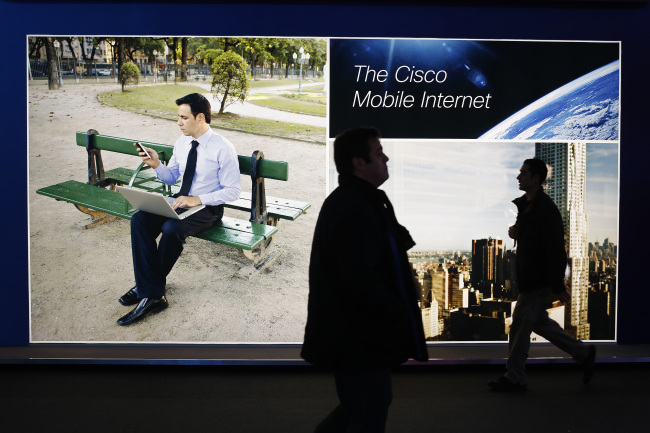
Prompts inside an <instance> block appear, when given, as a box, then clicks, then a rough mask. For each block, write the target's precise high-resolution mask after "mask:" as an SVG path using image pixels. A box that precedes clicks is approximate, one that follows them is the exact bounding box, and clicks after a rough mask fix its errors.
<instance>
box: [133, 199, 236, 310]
mask: <svg viewBox="0 0 650 433" xmlns="http://www.w3.org/2000/svg"><path fill="white" fill-rule="evenodd" d="M222 217H223V206H207V207H205V208H204V209H201V210H200V211H198V212H196V213H195V214H194V215H192V216H190V217H187V218H185V219H183V220H175V219H169V218H166V217H162V216H160V215H155V214H151V213H148V212H142V211H140V212H137V213H135V214H134V215H133V218H131V251H132V253H133V272H134V274H135V285H136V287H137V288H138V289H137V291H138V297H139V298H140V299H142V298H156V297H160V296H163V295H164V294H165V284H166V282H167V275H168V274H169V272H171V270H172V268H173V267H174V264H175V263H176V260H178V257H179V256H180V255H181V252H183V244H184V243H185V239H187V237H188V236H192V235H195V234H197V233H199V232H201V231H203V230H205V229H208V228H210V227H212V226H213V225H214V224H215V223H216V222H218V221H220V220H221V218H222ZM159 235H160V241H159V242H158V244H156V238H157V237H158V236H159Z"/></svg>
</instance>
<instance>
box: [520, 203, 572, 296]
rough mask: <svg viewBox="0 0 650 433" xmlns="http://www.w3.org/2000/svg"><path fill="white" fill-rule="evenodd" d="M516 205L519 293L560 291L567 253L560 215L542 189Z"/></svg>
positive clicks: (562, 289)
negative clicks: (531, 197)
mask: <svg viewBox="0 0 650 433" xmlns="http://www.w3.org/2000/svg"><path fill="white" fill-rule="evenodd" d="M513 203H514V204H515V205H517V209H518V213H517V223H516V225H517V226H518V227H519V235H518V237H517V280H518V284H519V290H520V291H521V292H532V291H536V290H542V289H548V288H550V289H551V290H552V291H553V292H555V293H560V292H563V291H564V290H565V289H566V288H565V285H564V273H565V270H566V264H567V254H566V249H565V242H564V224H563V223H562V215H560V211H559V210H558V209H557V206H555V203H553V200H552V199H551V198H550V197H549V196H548V195H547V194H546V193H545V192H544V191H542V190H540V191H538V192H537V194H535V196H534V197H533V200H531V201H530V202H529V201H528V200H527V199H526V196H525V195H523V196H521V197H519V198H516V199H515V200H513Z"/></svg>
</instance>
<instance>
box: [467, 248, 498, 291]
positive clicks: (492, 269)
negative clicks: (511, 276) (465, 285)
mask: <svg viewBox="0 0 650 433" xmlns="http://www.w3.org/2000/svg"><path fill="white" fill-rule="evenodd" d="M503 251H504V245H503V240H502V239H492V238H489V239H472V274H471V275H472V283H474V284H478V283H480V282H482V281H483V282H490V283H494V284H497V285H503V284H504V274H503Z"/></svg>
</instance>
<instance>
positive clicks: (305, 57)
mask: <svg viewBox="0 0 650 433" xmlns="http://www.w3.org/2000/svg"><path fill="white" fill-rule="evenodd" d="M298 51H299V52H300V56H298V54H296V53H293V60H294V62H297V63H298V64H299V65H300V75H298V93H302V65H303V64H305V63H307V62H309V57H310V56H309V53H305V49H304V48H303V47H300V49H299V50H298Z"/></svg>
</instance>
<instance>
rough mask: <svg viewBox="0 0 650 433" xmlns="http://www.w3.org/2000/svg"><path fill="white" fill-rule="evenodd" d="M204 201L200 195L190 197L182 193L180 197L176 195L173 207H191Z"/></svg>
mask: <svg viewBox="0 0 650 433" xmlns="http://www.w3.org/2000/svg"><path fill="white" fill-rule="evenodd" d="M201 204H203V203H201V199H200V198H199V197H198V196H192V197H188V196H185V195H182V196H180V197H176V200H174V201H173V202H172V208H173V209H174V210H176V209H178V208H179V207H180V208H183V209H189V208H191V207H194V206H199V205H201Z"/></svg>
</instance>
